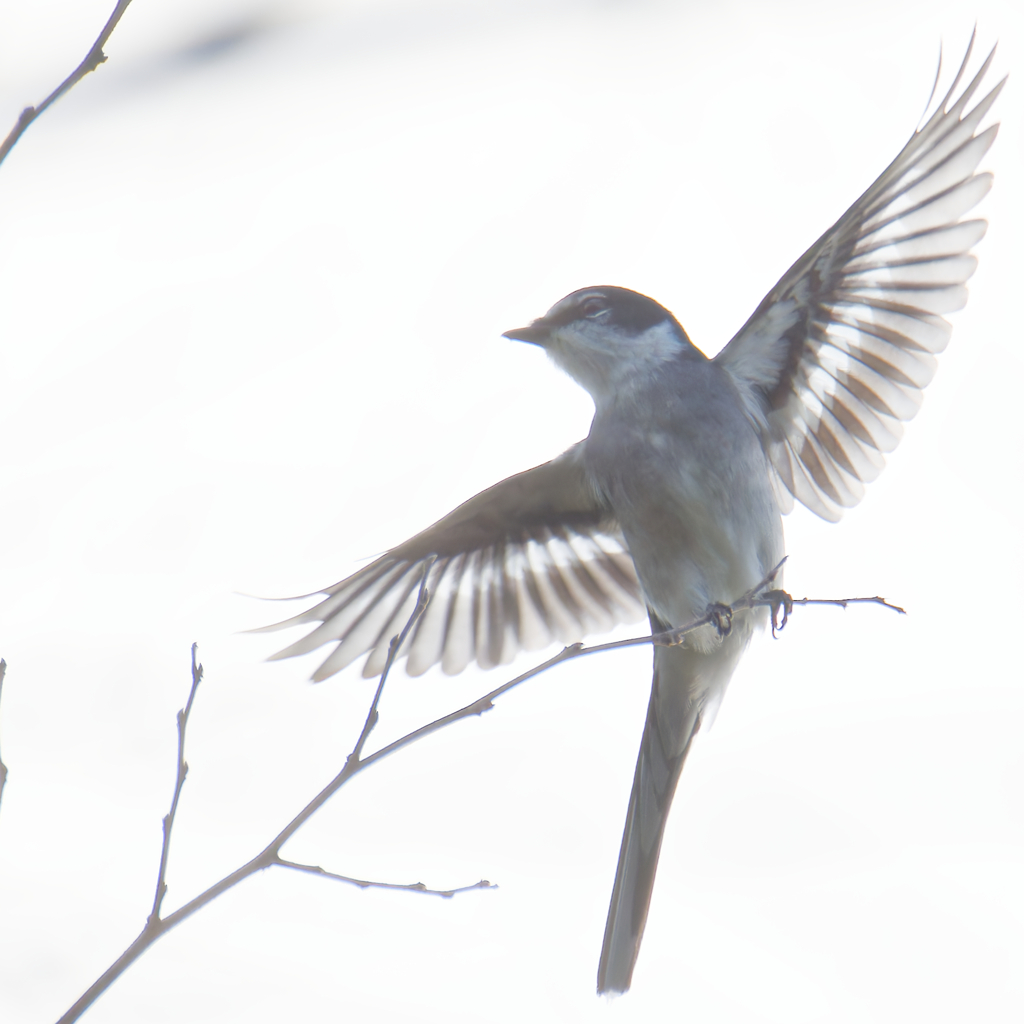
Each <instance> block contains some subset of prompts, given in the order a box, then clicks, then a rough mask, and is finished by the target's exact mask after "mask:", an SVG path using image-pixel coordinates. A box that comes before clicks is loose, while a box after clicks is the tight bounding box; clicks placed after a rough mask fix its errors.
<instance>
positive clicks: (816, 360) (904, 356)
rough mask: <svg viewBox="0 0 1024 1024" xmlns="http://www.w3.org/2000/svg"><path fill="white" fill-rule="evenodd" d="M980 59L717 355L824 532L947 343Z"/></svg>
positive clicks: (974, 177) (976, 155)
mask: <svg viewBox="0 0 1024 1024" xmlns="http://www.w3.org/2000/svg"><path fill="white" fill-rule="evenodd" d="M973 44H974V39H973V37H972V39H971V46H973ZM994 54H995V49H994V48H993V50H992V53H990V54H989V56H988V59H987V60H986V61H985V63H984V64H983V65H982V68H981V70H980V71H979V72H978V73H977V75H976V76H975V77H974V79H973V80H972V81H971V83H970V84H969V85H968V86H967V87H966V88H965V89H964V90H963V92H962V93H961V94H960V96H959V97H958V98H957V99H956V100H955V101H954V102H953V103H952V106H950V101H951V99H952V96H953V93H954V92H955V90H956V89H957V87H958V85H959V83H960V80H961V79H962V77H963V74H964V71H965V69H966V67H967V62H968V59H969V58H970V55H971V47H968V50H967V55H966V56H965V57H964V60H963V64H962V65H961V67H960V70H959V72H958V73H957V76H956V79H955V81H954V82H953V85H952V86H951V88H950V90H949V92H948V93H947V94H946V96H945V98H944V99H943V100H942V102H941V103H940V104H939V106H938V108H937V109H936V110H935V112H934V113H933V114H932V115H931V117H930V118H929V119H928V120H927V121H926V123H925V124H924V125H923V126H922V127H921V128H920V129H918V131H916V132H915V133H914V135H913V136H912V137H911V139H910V141H909V142H908V143H907V144H906V146H904V147H903V150H902V152H901V153H900V154H899V156H897V157H896V159H895V160H894V161H893V162H892V163H891V164H890V165H889V166H888V167H887V168H886V170H885V171H884V172H883V173H882V174H881V176H880V177H879V178H878V180H877V181H876V182H875V183H874V184H873V185H872V186H871V187H870V188H869V189H868V190H867V191H866V192H865V193H864V194H863V195H862V196H861V197H860V198H859V199H858V200H857V201H856V202H855V203H854V204H853V206H851V207H850V209H849V210H847V211H846V213H845V214H843V216H842V217H841V218H840V219H839V220H838V221H837V222H836V223H835V224H834V225H833V226H832V227H831V228H830V229H829V230H828V231H827V232H826V233H825V234H824V235H822V237H821V238H819V239H818V241H817V242H815V244H814V245H813V246H811V248H810V249H808V250H807V252H806V253H804V255H803V256H802V257H801V258H800V259H799V260H797V262H796V263H795V264H794V265H793V266H792V267H791V268H790V270H789V271H788V272H787V273H786V275H785V276H784V277H783V278H782V280H781V281H779V283H778V284H777V285H776V286H775V288H774V289H772V291H771V292H769V294H768V295H767V296H766V297H765V298H764V301H762V303H761V304H760V306H758V308H757V310H756V311H755V312H754V315H753V316H752V317H751V318H750V319H749V320H748V321H747V323H746V324H745V325H744V326H743V328H742V329H741V330H740V331H739V333H738V334H737V335H736V336H735V337H734V338H733V339H732V341H730V342H729V344H728V345H727V346H726V347H725V348H724V349H723V350H722V351H721V352H720V353H719V355H718V356H717V357H716V361H717V362H718V363H720V364H721V365H722V366H724V367H725V368H726V369H728V370H729V371H730V373H731V374H732V376H733V378H734V379H735V381H736V383H737V384H738V385H739V387H740V391H741V393H742V394H743V398H744V401H745V404H746V406H747V411H748V414H749V415H750V417H751V419H752V420H753V421H754V423H755V425H756V426H757V428H758V430H759V431H760V434H761V440H762V444H763V445H764V449H765V452H766V454H767V455H768V458H769V460H770V462H771V465H772V467H773V469H774V472H775V474H776V475H777V478H778V479H777V481H776V482H777V484H781V486H779V487H777V488H776V489H777V491H778V492H779V496H780V499H781V500H782V501H783V504H784V505H788V508H787V509H786V511H788V510H789V508H792V499H791V498H790V495H792V497H794V498H796V499H797V500H798V501H800V502H802V503H803V504H804V505H806V506H807V507H808V508H809V509H811V511H812V512H816V513H817V514H818V515H820V516H821V517H822V518H824V519H828V520H830V521H833V522H834V521H836V520H837V519H839V517H840V516H841V514H842V510H843V509H844V508H849V507H851V506H853V505H855V504H857V502H858V501H860V499H861V497H862V496H863V494H864V484H865V483H868V482H870V481H871V480H873V479H874V478H875V477H876V476H878V474H879V472H880V471H881V469H882V467H883V465H884V464H885V460H884V458H883V456H882V453H883V452H890V451H892V450H893V449H894V448H895V447H896V445H897V443H898V442H899V439H900V436H901V434H902V426H901V421H904V420H909V419H910V418H911V417H913V416H914V414H915V413H916V412H917V410H918V408H919V407H920V404H921V390H922V389H923V388H924V387H925V386H926V385H927V384H928V383H929V382H930V381H931V379H932V377H933V375H934V373H935V368H936V359H935V354H936V353H938V352H941V351H942V350H943V349H944V348H945V347H946V344H947V342H948V341H949V336H950V333H951V330H952V328H951V326H950V324H949V322H948V321H946V320H945V319H943V317H942V315H941V314H943V313H949V312H952V311H954V310H957V309H961V308H963V306H964V304H965V303H966V301H967V289H966V288H965V287H964V282H965V281H966V280H967V279H968V278H969V277H970V276H971V274H973V273H974V270H975V267H976V266H977V260H976V259H975V258H974V256H972V255H970V254H969V252H968V250H969V249H970V248H971V247H972V246H973V245H974V244H975V243H976V242H977V241H978V240H979V239H980V238H981V237H982V235H984V233H985V228H986V223H985V221H983V220H966V221H965V220H962V219H961V218H962V217H963V216H964V214H966V213H967V211H968V210H970V209H972V208H973V207H974V206H975V205H976V204H977V203H978V202H979V201H980V199H981V198H982V196H984V195H985V193H986V192H988V190H989V188H990V187H991V184H992V176H991V174H976V173H975V169H976V168H977V166H978V164H979V162H980V161H981V158H982V157H983V156H984V155H985V153H986V151H987V150H988V148H989V146H991V145H992V143H993V141H994V140H995V136H996V130H997V128H998V126H997V125H993V126H992V127H990V128H987V129H986V130H985V131H983V132H980V133H979V132H978V125H979V124H980V123H981V120H982V118H983V117H984V116H985V114H986V113H987V112H988V110H989V108H990V107H991V106H992V104H993V102H995V99H996V96H998V94H999V91H1000V90H1001V89H1002V87H1003V83H1004V82H1005V81H1006V79H1005V78H1004V79H1003V81H1001V82H1000V83H999V84H998V85H997V86H996V87H995V88H994V89H993V90H992V91H991V92H990V93H989V94H988V95H987V96H986V97H985V98H984V99H983V100H981V101H980V102H979V103H978V104H977V105H976V106H975V107H974V108H973V110H971V111H970V113H968V114H965V113H964V111H965V109H966V107H967V105H968V103H969V102H970V99H971V97H972V96H973V95H974V93H975V92H976V91H977V89H978V86H979V85H980V84H981V80H982V78H983V77H984V76H985V73H986V72H987V71H988V68H989V65H990V64H991V62H992V57H993V55H994Z"/></svg>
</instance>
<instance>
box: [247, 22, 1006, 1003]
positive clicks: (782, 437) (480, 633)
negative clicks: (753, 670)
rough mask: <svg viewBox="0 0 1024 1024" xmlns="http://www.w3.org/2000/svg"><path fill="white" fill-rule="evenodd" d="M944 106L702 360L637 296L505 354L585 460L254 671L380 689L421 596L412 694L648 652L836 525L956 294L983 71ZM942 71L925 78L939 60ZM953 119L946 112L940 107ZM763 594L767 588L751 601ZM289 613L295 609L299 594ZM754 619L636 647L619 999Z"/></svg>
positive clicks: (568, 455)
mask: <svg viewBox="0 0 1024 1024" xmlns="http://www.w3.org/2000/svg"><path fill="white" fill-rule="evenodd" d="M974 41H975V40H974V36H972V38H971V42H970V45H969V46H968V49H967V53H966V55H965V57H964V58H963V62H962V64H961V65H960V68H959V71H958V72H957V74H956V76H955V79H954V81H953V83H952V85H951V86H950V88H949V91H948V92H947V93H946V94H945V96H944V97H943V98H942V99H941V101H939V102H938V103H936V104H935V105H934V109H933V100H934V99H935V96H936V88H937V85H938V80H939V75H938V74H937V75H936V84H935V86H933V88H932V96H931V97H930V99H929V103H928V105H927V107H926V114H925V117H924V118H923V119H922V122H923V123H921V124H920V125H919V127H918V128H917V130H916V131H915V132H914V133H913V135H912V136H911V138H910V140H909V141H908V142H907V144H906V145H905V146H904V147H903V149H902V150H901V151H900V152H899V154H898V155H897V156H896V158H895V160H893V161H892V163H891V164H889V166H888V167H887V168H885V170H884V171H883V172H882V173H881V174H880V175H879V177H878V178H877V180H875V182H874V183H873V184H872V185H871V186H870V187H869V188H868V189H867V190H866V191H865V192H864V193H863V194H862V195H861V196H860V197H859V198H858V199H857V200H856V201H855V202H854V203H853V205H852V206H850V208H849V209H848V210H847V211H846V212H845V213H844V214H843V215H842V216H841V217H840V218H839V220H838V221H836V223H835V224H833V225H832V226H831V227H830V228H829V229H828V230H827V231H825V232H824V234H822V235H821V237H820V238H819V239H818V240H817V241H816V242H815V243H814V244H813V245H811V247H810V248H809V249H808V250H807V251H806V252H805V253H804V254H803V255H802V256H801V257H800V258H799V259H798V260H797V261H796V262H795V263H794V264H793V266H792V267H791V268H790V269H789V270H788V271H787V272H786V274H785V275H784V276H783V277H782V278H781V280H780V281H779V282H778V283H777V284H776V285H775V286H774V287H773V288H772V289H771V291H769V292H768V294H767V295H766V296H765V298H764V299H763V300H762V302H761V303H760V305H758V307H757V308H756V309H755V310H754V312H753V314H752V315H751V316H750V318H749V319H748V320H747V321H746V323H745V324H744V325H743V326H742V327H741V328H740V330H739V331H738V332H737V334H736V335H735V336H734V337H733V338H732V339H731V341H729V342H728V344H726V345H725V347H724V348H723V349H722V350H721V352H720V353H719V354H718V355H716V356H715V357H714V358H708V357H707V356H705V355H704V353H703V352H701V350H700V349H699V348H697V347H696V346H695V345H694V344H693V343H692V342H691V340H690V338H689V337H688V336H687V334H686V331H685V330H684V329H683V327H682V325H681V324H680V322H679V321H678V320H677V319H676V317H675V316H674V315H673V314H672V313H671V312H669V310H668V309H666V308H665V307H664V306H662V305H661V304H659V303H658V302H656V301H655V300H654V299H651V298H649V297H647V296H645V295H643V294H640V293H639V292H636V291H632V290H630V289H627V288H622V287H617V286H596V287H589V288H582V289H580V290H578V291H574V292H572V293H571V294H570V295H567V296H566V297H565V298H563V299H561V300H560V301H559V302H557V303H555V305H554V306H552V307H551V308H550V309H549V310H548V311H547V313H545V314H544V315H543V316H542V317H540V318H538V319H536V320H534V321H533V322H532V323H530V324H529V326H527V327H523V328H517V329H514V330H510V331H506V332H505V334H504V337H505V338H508V339H511V340H515V341H520V342H525V343H529V344H532V345H536V346H539V347H540V348H542V349H543V350H544V351H545V352H546V353H547V355H548V356H549V357H550V359H551V361H553V362H554V363H555V364H556V366H558V367H560V368H561V369H562V370H564V371H565V372H566V373H567V374H568V375H569V376H570V377H571V378H573V379H574V380H575V381H576V382H577V383H578V384H580V385H581V386H582V387H583V388H584V389H586V391H588V392H589V394H590V395H591V397H592V399H593V402H594V418H593V422H592V424H591V428H590V432H589V434H588V435H587V437H586V438H584V439H583V440H582V441H580V442H578V443H577V444H575V445H573V446H572V447H571V448H569V449H568V450H567V451H565V452H563V453H562V454H561V455H559V456H558V457H557V458H555V459H553V460H552V461H550V462H546V463H544V464H543V465H540V466H536V467H535V468H533V469H529V470H527V471H526V472H523V473H519V474H516V475H514V476H511V477H508V478H507V479H505V480H502V481H501V482H499V483H497V484H495V485H494V486H493V487H490V488H488V489H487V490H484V491H482V492H481V493H479V494H477V495H476V496H475V497H473V498H470V499H469V500H468V501H466V502H465V503H463V504H462V505H459V506H458V508H456V509H455V510H454V511H453V512H451V513H450V514H449V515H447V516H445V517H444V518H443V519H441V520H440V521H438V522H437V523H435V524H434V525H433V526H430V527H429V528H427V529H426V530H424V531H423V532H422V533H419V534H417V535H416V536H414V537H412V538H411V539H409V540H407V541H405V542H404V543H401V544H399V545H398V546H396V547H394V548H392V549H391V550H389V551H387V552H386V553H385V554H384V555H382V556H381V557H379V558H377V559H376V560H374V561H373V562H371V563H370V564H368V565H366V566H365V567H364V568H362V569H360V570H359V571H357V572H355V573H354V574H352V575H350V576H348V577H347V578H346V579H344V580H342V581H341V582H339V583H337V584H335V585H334V586H331V587H328V588H326V589H325V590H323V591H320V592H318V593H319V594H320V595H322V600H320V601H318V603H316V604H315V605H314V606H313V607H311V608H310V609H308V610H307V611H304V612H302V613H300V614H298V615H295V616H293V617H291V618H289V619H287V620H285V621H283V622H279V623H275V624H273V625H271V626H266V627H263V630H272V629H283V628H286V627H291V626H297V625H305V624H311V623H317V625H316V626H315V628H314V629H313V630H312V631H311V632H309V633H308V634H306V635H305V636H303V637H302V638H301V639H299V640H297V641H296V642H295V643H293V644H291V645H290V646H288V647H286V648H285V649H284V650H282V651H279V652H278V653H277V654H275V655H273V657H274V658H287V657H292V656H296V655H301V654H306V653H308V652H310V651H313V650H315V649H317V648H319V647H320V646H322V645H324V644H327V643H333V644H334V645H335V646H334V648H333V650H331V652H330V654H329V655H328V656H327V658H326V660H324V662H323V663H322V664H321V665H320V667H319V668H318V669H317V670H316V671H315V673H314V674H313V679H314V680H317V681H319V680H323V679H326V678H328V677H329V676H332V675H334V674H335V673H337V672H340V671H341V670H342V669H344V668H345V667H347V666H348V665H350V664H351V663H352V662H354V661H355V660H356V659H357V658H359V657H360V656H361V655H364V654H368V657H367V659H366V662H365V664H364V666H363V675H364V676H366V677H373V676H377V675H379V674H380V673H381V672H382V670H383V668H384V665H385V661H386V659H387V655H388V646H389V641H390V639H391V637H392V636H393V635H394V634H395V633H397V632H398V631H399V630H400V629H401V628H402V626H403V624H404V623H405V622H406V621H407V620H408V619H409V618H410V616H411V614H412V612H413V610H414V608H415V606H416V602H417V597H418V594H419V591H420V586H421V582H422V583H424V584H425V586H426V588H427V592H428V593H429V601H428V603H427V606H426V609H425V610H424V611H423V613H422V615H421V617H420V618H419V619H418V620H417V622H416V624H415V627H414V629H413V630H412V631H411V632H410V634H409V636H408V639H407V642H406V644H405V647H404V648H403V652H402V656H403V657H405V659H406V671H407V672H408V674H409V675H411V676H417V675H421V674H422V673H424V672H426V671H427V670H428V669H429V668H431V667H432V666H434V665H436V664H437V663H438V662H440V664H441V668H442V670H443V671H444V672H445V673H448V674H455V673H458V672H461V671H462V670H463V669H464V668H465V667H466V666H467V665H469V664H470V663H471V662H473V661H475V662H476V663H477V664H478V665H479V666H480V667H481V668H484V669H489V668H493V667H494V666H497V665H500V664H506V663H508V662H510V661H511V660H512V659H513V658H514V657H515V656H516V655H517V654H518V653H519V652H521V651H524V650H526V651H530V650H537V649H540V648H542V647H545V646H547V645H548V644H550V643H552V642H553V641H560V642H564V643H570V642H574V641H578V640H580V639H581V638H582V637H583V636H584V635H588V634H592V633H597V632H602V631H605V630H607V629H609V628H611V627H612V626H613V625H615V624H618V623H623V622H632V621H636V620H638V619H640V618H642V617H643V615H644V614H645V613H646V615H647V616H648V618H649V621H650V626H651V630H652V632H653V633H659V632H664V631H666V630H669V629H673V628H677V627H680V626H683V625H685V624H688V623H690V622H693V621H695V620H697V619H699V618H701V617H702V616H704V615H705V614H706V613H707V612H708V610H709V609H714V608H718V607H721V606H722V605H729V604H730V603H732V602H734V601H735V600H736V599H737V598H738V597H740V596H741V595H743V594H745V593H747V592H748V591H750V590H751V589H752V588H755V587H757V586H758V585H759V583H760V582H761V581H763V580H765V579H766V578H767V577H768V576H769V575H770V574H771V573H772V571H773V569H775V568H776V567H777V566H778V565H779V563H780V561H781V560H782V559H783V556H784V543H783V528H782V515H783V514H785V513H787V512H789V511H791V510H792V509H793V507H794V504H795V503H796V502H799V503H801V504H802V505H804V506H805V507H806V508H808V509H810V511H812V512H814V513H816V514H817V515H818V516H820V517H821V518H823V519H825V520H827V521H829V522H836V521H837V520H839V518H840V516H841V514H842V512H843V510H844V509H847V508H850V507H852V506H854V505H856V504H857V503H858V502H859V501H860V500H861V498H862V497H863V495H864V491H865V485H866V484H868V483H870V482H871V481H872V480H874V479H875V478H876V477H877V476H878V474H879V472H880V471H881V470H882V468H883V466H884V456H885V455H886V454H887V453H889V452H891V451H892V450H893V449H894V448H895V447H896V445H897V443H898V441H899V439H900V437H901V434H902V429H903V427H902V424H903V423H904V422H906V421H908V420H910V419H911V418H912V417H913V416H914V415H915V413H916V412H917V410H918V408H919V407H920V404H921V399H922V391H923V389H924V388H925V387H926V386H927V385H928V383H929V382H930V381H931V380H932V377H933V376H934V374H935V371H936V366H937V360H936V356H937V354H938V353H940V352H941V351H942V350H943V349H944V348H945V347H946V345H947V343H948V341H949V338H950V334H951V330H952V328H951V325H950V323H949V321H948V320H947V319H945V316H944V314H947V313H950V312H954V311H956V310H958V309H960V308H962V307H963V305H964V304H965V302H966V298H967V290H966V287H965V282H966V281H967V280H968V279H969V278H970V277H971V275H972V274H973V273H974V270H975V268H976V266H977V260H976V258H975V257H974V256H973V255H972V254H971V252H970V250H971V249H972V248H973V247H974V245H975V244H976V243H977V242H979V241H980V240H981V238H982V236H983V235H984V234H985V231H986V227H987V224H986V222H985V221H984V220H982V219H978V218H970V219H967V218H966V215H967V214H968V213H969V212H970V211H971V210H972V209H973V208H974V207H975V206H976V205H977V203H978V202H980V200H981V199H982V197H983V196H984V195H985V194H986V193H987V192H988V190H989V188H990V187H991V184H992V175H991V174H990V173H987V172H979V171H978V166H979V163H980V162H981V160H982V158H983V157H984V155H985V153H986V152H987V151H988V149H989V147H990V146H991V145H992V143H993V141H994V140H995V137H996V133H997V131H998V124H994V125H991V126H990V127H987V128H985V129H983V130H982V129H981V122H982V120H983V119H984V117H985V115H986V114H987V113H988V111H989V109H990V108H991V107H992V104H993V103H994V102H995V100H996V98H997V96H998V95H999V92H1000V91H1001V89H1002V87H1003V85H1004V84H1005V81H1006V79H1005V78H1004V79H1003V80H1002V81H1000V82H999V83H998V84H996V85H995V86H994V87H993V88H992V89H991V91H989V92H988V93H987V94H986V95H985V96H984V97H983V98H982V99H981V100H979V101H978V102H977V103H975V105H974V106H973V107H971V109H970V110H968V107H969V105H970V103H971V100H972V99H973V98H974V97H975V95H976V94H977V93H978V90H979V88H980V86H981V83H982V80H983V79H984V78H985V75H986V73H987V72H988V70H989V67H990V65H991V63H992V60H993V57H994V55H995V48H993V49H992V51H991V52H990V53H989V54H988V56H987V58H986V59H985V61H984V62H983V64H982V65H981V67H980V70H978V72H977V73H976V74H975V75H974V76H973V77H972V78H971V79H970V80H969V81H967V83H966V84H965V85H964V86H963V88H962V89H961V91H960V92H959V95H956V93H957V90H958V89H959V88H960V86H961V83H962V82H964V81H966V79H965V75H966V70H967V67H968V62H969V60H970V56H971V52H972V49H973V46H974ZM940 71H941V58H940ZM954 97H955V98H954ZM775 585H778V586H781V572H780V573H779V574H778V575H777V577H776V578H775ZM309 596H313V595H309ZM766 619H767V611H766V609H764V608H754V609H750V610H746V611H742V612H739V613H737V614H736V615H735V616H733V619H732V622H731V624H730V627H729V628H722V624H721V622H711V623H708V624H706V625H704V626H701V627H700V628H699V629H697V630H696V631H695V632H692V633H690V634H688V635H687V636H686V637H685V639H684V641H683V642H682V643H679V644H677V645H674V646H655V647H654V649H653V650H654V654H653V661H654V665H653V678H652V685H651V694H650V700H649V704H648V709H647V716H646V720H645V724H644V729H643V735H642V738H641V741H640V750H639V753H638V756H637V762H636V768H635V772H634V777H633V786H632V791H631V793H630V797H629V804H628V808H627V811H626V822H625V827H624V830H623V836H622V843H621V847H620V851H619V859H618V865H617V869H616V873H615V879H614V884H613V888H612V895H611V901H610V906H609V910H608V917H607V922H606V926H605V932H604V940H603V943H602V948H601V955H600V962H599V968H598V980H597V990H598V992H599V993H608V994H613V993H621V992H625V991H626V990H628V989H629V987H630V984H631V980H632V975H633V970H634V967H635V964H636V961H637V956H638V954H639V951H640V945H641V940H642V938H643V932H644V926H645V923H646V920H647V915H648V910H649V907H650V902H651V895H652V892H653V888H654V882H655V874H656V871H657V866H658V859H659V854H660V850H661V845H662V838H663V836H664V832H665V824H666V821H667V817H668V813H669V808H670V805H671V803H672V799H673V796H674V793H675V790H676V786H677V782H678V780H679V777H680V773H681V771H682V768H683V765H684V762H685V761H686V757H687V754H688V752H689V750H690V747H691V744H692V743H693V739H694V737H695V736H696V735H697V734H698V732H699V731H700V730H701V729H705V730H706V729H707V727H708V726H709V725H710V724H711V722H712V720H713V718H714V715H715V712H716V710H717V708H718V705H719V703H720V702H721V700H722V697H723V694H724V693H725V689H726V687H727V685H728V683H729V680H730V678H731V676H732V675H733V672H734V670H735V669H736V666H737V664H738V662H739V660H740V658H741V656H742V654H743V652H744V650H745V649H746V647H747V646H748V643H749V642H750V639H751V637H752V636H753V635H754V634H755V632H757V631H758V630H759V629H760V628H762V627H763V626H764V624H765V622H766Z"/></svg>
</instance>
